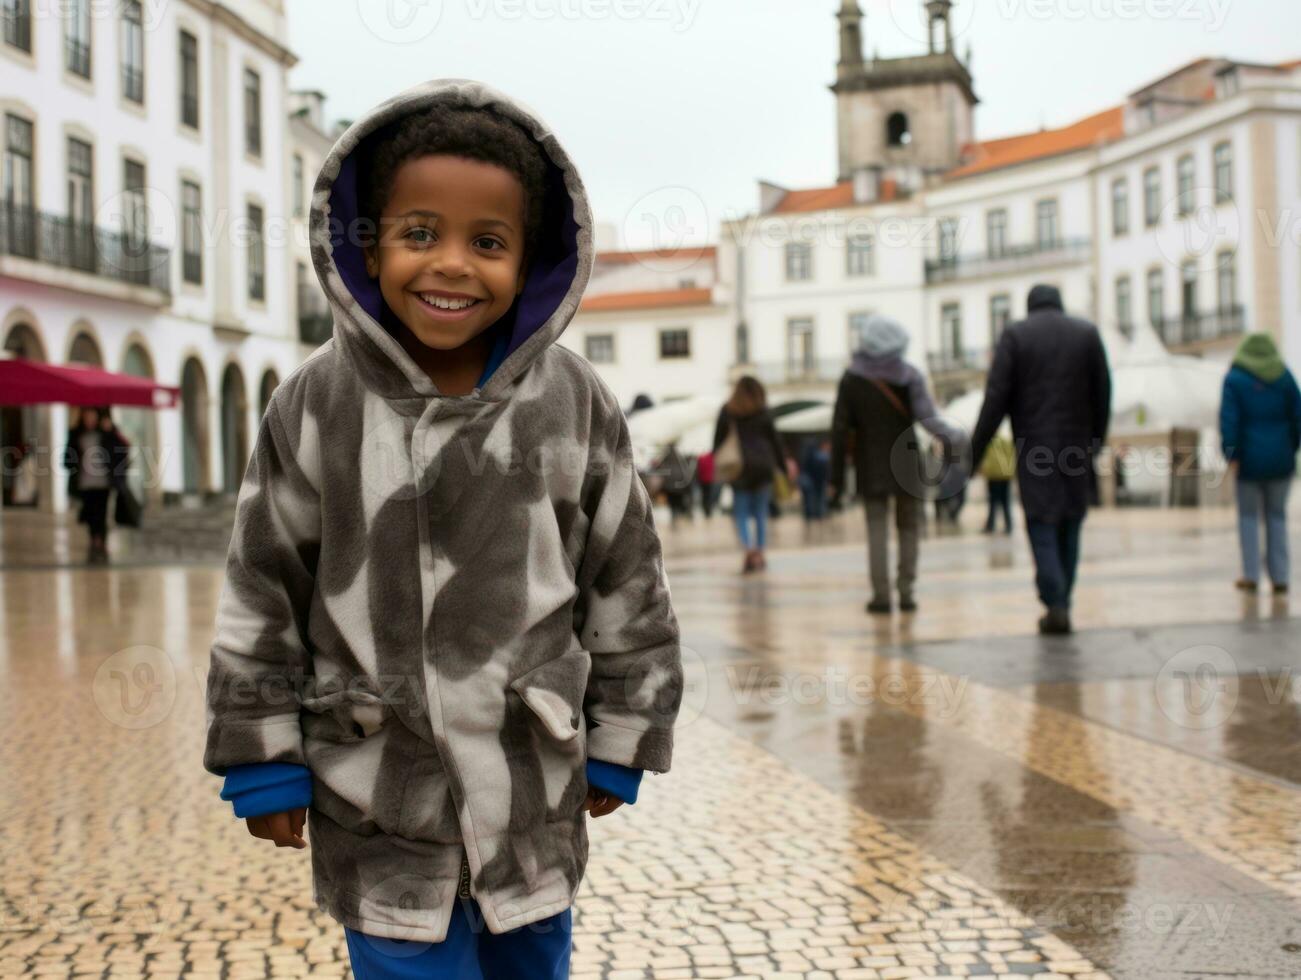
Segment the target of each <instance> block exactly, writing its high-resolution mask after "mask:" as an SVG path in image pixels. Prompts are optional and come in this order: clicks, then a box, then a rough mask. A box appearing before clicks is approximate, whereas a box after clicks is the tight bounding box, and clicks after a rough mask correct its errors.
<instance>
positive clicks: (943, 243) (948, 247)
mask: <svg viewBox="0 0 1301 980" xmlns="http://www.w3.org/2000/svg"><path fill="white" fill-rule="evenodd" d="M957 260H958V223H957V221H955V220H954V219H953V218H941V219H940V261H941V262H944V263H947V264H952V263H954V262H956V261H957Z"/></svg>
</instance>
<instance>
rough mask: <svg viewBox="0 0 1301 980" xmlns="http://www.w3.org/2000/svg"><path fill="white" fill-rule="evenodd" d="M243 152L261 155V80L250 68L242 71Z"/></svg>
mask: <svg viewBox="0 0 1301 980" xmlns="http://www.w3.org/2000/svg"><path fill="white" fill-rule="evenodd" d="M244 150H245V151H246V152H247V153H248V154H249V155H251V156H255V157H260V156H261V155H262V78H261V76H259V75H258V73H257V72H255V71H254V70H253V69H252V68H245V69H244Z"/></svg>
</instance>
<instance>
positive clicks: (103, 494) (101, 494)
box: [81, 487, 110, 538]
mask: <svg viewBox="0 0 1301 980" xmlns="http://www.w3.org/2000/svg"><path fill="white" fill-rule="evenodd" d="M109 493H110V491H109V489H108V488H107V487H105V488H104V489H102V490H83V491H81V506H82V509H83V511H84V512H85V514H86V526H87V527H89V528H90V533H91V535H92V536H93V537H97V538H105V537H107V536H108V495H109Z"/></svg>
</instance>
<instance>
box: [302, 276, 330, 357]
mask: <svg viewBox="0 0 1301 980" xmlns="http://www.w3.org/2000/svg"><path fill="white" fill-rule="evenodd" d="M333 332H334V317H333V316H332V315H331V313H330V304H329V303H327V302H326V301H325V297H324V296H323V295H322V294H321V291H320V290H319V289H318V288H317V287H316V286H314V285H312V284H311V283H300V284H299V286H298V339H299V340H300V341H302V342H303V343H304V344H311V345H312V346H313V347H318V346H320V345H321V344H323V343H325V342H326V341H327V340H329V339H330V337H331V336H332V335H333Z"/></svg>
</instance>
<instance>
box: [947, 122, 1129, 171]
mask: <svg viewBox="0 0 1301 980" xmlns="http://www.w3.org/2000/svg"><path fill="white" fill-rule="evenodd" d="M1124 134H1125V108H1124V106H1114V107H1113V108H1111V109H1105V110H1103V111H1102V112H1099V113H1096V114H1095V115H1092V116H1088V117H1087V118H1085V119H1081V120H1080V121H1079V122H1075V123H1072V124H1071V125H1069V126H1063V127H1062V128H1061V129H1045V130H1042V131H1041V132H1038V133H1026V134H1024V135H1021V136H1008V137H1005V138H1004V139H997V140H986V141H985V142H983V143H973V144H969V145H968V147H967V157H968V160H967V162H966V163H964V164H963V165H962V166H960V167H957V168H956V169H954V170H950V171H949V172H948V173H947V174H945V178H946V179H949V180H953V179H956V178H959V177H970V176H971V175H973V174H980V173H986V172H987V171H990V170H998V169H1000V168H1002V167H1011V166H1013V165H1015V164H1018V163H1028V162H1029V161H1031V160H1040V159H1043V158H1045V157H1052V156H1057V155H1059V154H1062V153H1071V152H1074V151H1075V150H1084V149H1087V148H1088V147H1090V146H1096V145H1097V144H1099V143H1110V142H1111V141H1113V140H1117V139H1119V138H1120V137H1121V136H1123V135H1124Z"/></svg>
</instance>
